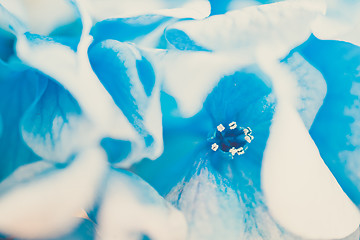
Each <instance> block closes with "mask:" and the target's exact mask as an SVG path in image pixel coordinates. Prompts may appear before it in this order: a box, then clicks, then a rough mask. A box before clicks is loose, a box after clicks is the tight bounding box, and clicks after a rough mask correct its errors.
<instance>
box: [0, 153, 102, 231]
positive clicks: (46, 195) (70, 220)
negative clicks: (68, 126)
mask: <svg viewBox="0 0 360 240" xmlns="http://www.w3.org/2000/svg"><path fill="white" fill-rule="evenodd" d="M106 167H107V165H106V160H105V154H104V153H103V152H102V151H99V150H95V149H94V150H88V151H85V152H83V153H81V154H79V155H78V156H77V157H76V158H75V159H74V162H73V163H72V164H71V165H70V166H69V167H67V168H64V169H58V170H54V171H52V172H49V173H48V174H42V176H41V177H38V178H36V179H35V180H34V179H32V177H34V176H36V175H37V174H38V173H41V172H43V171H45V170H46V169H49V166H46V164H45V165H44V164H40V165H39V163H35V164H34V165H30V166H29V167H23V168H20V169H19V170H18V172H15V173H14V174H13V175H12V176H11V177H10V178H9V180H8V181H5V182H4V183H2V185H1V188H2V189H5V190H6V187H8V186H11V185H12V184H15V187H13V188H11V189H10V190H6V191H4V192H3V194H2V196H1V198H0V212H1V215H0V231H1V232H3V233H6V234H9V235H11V236H15V237H20V238H49V237H54V236H58V235H62V234H64V233H66V232H69V231H71V230H72V229H73V228H74V227H76V225H77V224H78V223H79V221H80V219H78V218H76V215H77V213H78V212H79V211H80V210H81V209H88V208H89V207H91V206H92V205H93V202H94V199H95V196H96V193H97V188H98V186H99V182H100V180H101V179H102V177H103V175H104V173H105V170H106V169H107V168H106ZM24 174H25V175H24ZM29 179H32V180H31V181H29ZM16 183H17V184H16Z"/></svg>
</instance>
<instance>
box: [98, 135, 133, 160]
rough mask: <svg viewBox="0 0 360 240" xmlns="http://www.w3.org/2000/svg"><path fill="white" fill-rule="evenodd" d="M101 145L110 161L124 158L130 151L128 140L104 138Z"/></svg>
mask: <svg viewBox="0 0 360 240" xmlns="http://www.w3.org/2000/svg"><path fill="white" fill-rule="evenodd" d="M101 146H102V147H103V148H104V150H105V151H106V153H107V155H108V161H109V162H110V163H116V162H119V161H121V160H122V159H125V158H126V157H127V156H128V155H129V154H130V152H131V142H129V141H124V140H117V139H112V138H104V139H103V140H101Z"/></svg>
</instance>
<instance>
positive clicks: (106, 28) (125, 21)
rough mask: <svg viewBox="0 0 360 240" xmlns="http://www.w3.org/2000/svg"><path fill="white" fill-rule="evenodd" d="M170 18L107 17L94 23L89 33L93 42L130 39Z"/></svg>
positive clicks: (145, 32) (149, 30)
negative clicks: (107, 18) (92, 37)
mask: <svg viewBox="0 0 360 240" xmlns="http://www.w3.org/2000/svg"><path fill="white" fill-rule="evenodd" d="M170 19H171V18H170V17H163V16H159V15H142V16H138V17H132V18H116V19H109V20H104V21H101V22H98V23H97V24H95V26H94V27H93V28H92V29H91V32H90V34H91V35H93V36H94V43H95V44H96V43H99V42H101V41H103V40H106V39H113V40H118V41H122V42H125V41H131V40H134V39H135V38H138V37H141V36H145V35H147V34H149V33H150V32H152V31H153V30H155V29H156V28H157V27H159V26H160V25H161V24H163V23H165V22H166V21H168V20H170Z"/></svg>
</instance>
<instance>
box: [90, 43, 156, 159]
mask: <svg viewBox="0 0 360 240" xmlns="http://www.w3.org/2000/svg"><path fill="white" fill-rule="evenodd" d="M89 59H90V63H91V65H92V68H93V69H94V71H95V73H96V74H97V76H98V78H99V80H100V82H101V83H102V84H103V86H104V87H105V89H106V90H107V91H108V92H109V94H110V95H111V97H112V99H113V100H114V102H115V104H116V105H117V106H118V107H119V108H120V109H121V111H122V112H123V113H124V115H125V116H126V118H127V120H128V121H129V122H130V123H131V124H132V125H133V127H134V128H135V129H136V131H137V132H138V134H139V135H140V137H141V138H142V139H141V140H140V141H137V142H134V144H135V146H134V148H136V149H138V150H137V151H133V152H132V156H129V157H130V159H131V158H136V159H142V158H143V157H148V158H151V159H155V158H157V157H158V156H159V155H160V154H161V152H162V148H163V147H162V127H161V110H160V99H159V97H160V96H159V94H160V93H159V82H156V81H155V73H154V70H153V68H152V66H151V64H150V63H149V61H148V60H147V59H146V58H145V57H143V56H142V55H141V53H140V52H139V50H137V49H136V48H135V47H134V46H132V45H129V44H124V43H121V42H118V41H115V40H107V41H104V42H102V43H99V44H98V45H95V46H94V47H92V48H91V49H90V50H89ZM140 149H143V150H140ZM135 155H136V156H135ZM137 155H138V156H137ZM125 161H129V160H125ZM120 164H127V163H126V162H122V163H120Z"/></svg>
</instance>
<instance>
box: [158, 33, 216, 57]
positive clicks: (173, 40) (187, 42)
mask: <svg viewBox="0 0 360 240" xmlns="http://www.w3.org/2000/svg"><path fill="white" fill-rule="evenodd" d="M165 37H166V40H167V41H168V42H169V43H170V44H171V45H173V46H174V47H175V48H177V49H179V50H185V51H206V52H210V50H208V49H206V48H204V47H202V46H200V45H198V44H197V43H196V42H194V41H193V40H192V39H191V38H190V37H189V36H188V35H187V34H186V33H185V32H184V31H181V30H178V29H169V30H166V32H165Z"/></svg>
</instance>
